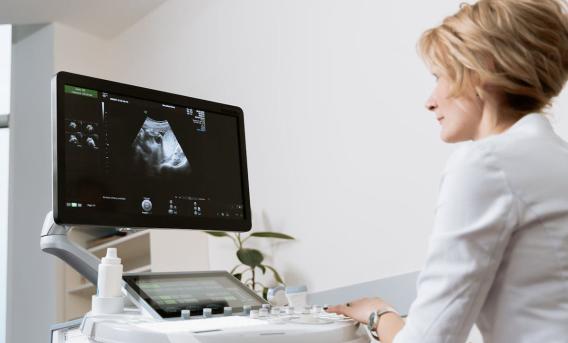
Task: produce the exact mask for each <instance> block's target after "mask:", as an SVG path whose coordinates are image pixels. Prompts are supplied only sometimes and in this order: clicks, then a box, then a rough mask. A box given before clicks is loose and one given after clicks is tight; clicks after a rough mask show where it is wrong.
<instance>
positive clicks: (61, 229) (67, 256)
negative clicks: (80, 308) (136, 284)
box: [40, 211, 161, 318]
mask: <svg viewBox="0 0 568 343" xmlns="http://www.w3.org/2000/svg"><path fill="white" fill-rule="evenodd" d="M71 229H72V226H65V225H59V224H56V223H55V221H54V220H53V212H51V211H50V212H49V213H48V214H47V215H46V216H45V220H44V221H43V228H42V229H41V239H40V247H41V250H42V251H44V252H46V253H48V254H51V255H54V256H57V257H59V258H60V259H61V260H63V262H65V263H67V264H68V265H70V266H71V267H73V269H75V270H76V271H77V272H78V273H79V274H81V275H83V276H84V277H85V278H86V279H87V280H89V281H90V282H91V283H93V284H94V285H96V284H97V280H98V274H99V263H100V260H99V258H98V257H96V256H95V255H93V254H91V253H90V252H89V251H88V250H87V249H85V248H83V247H81V246H79V245H77V244H75V243H73V242H72V241H70V240H69V237H67V233H69V231H70V230H71ZM122 294H123V295H124V296H126V300H127V301H128V302H130V303H132V304H133V305H134V306H136V307H137V308H139V309H140V310H141V311H142V312H143V313H145V314H146V315H147V316H150V317H155V318H161V317H159V315H157V314H155V313H152V312H150V311H149V310H148V308H147V307H148V306H146V307H145V306H144V302H143V301H142V300H141V298H140V296H139V295H138V294H136V292H135V291H134V290H133V289H132V288H130V287H128V285H126V283H125V282H124V281H122Z"/></svg>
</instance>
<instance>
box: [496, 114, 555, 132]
mask: <svg viewBox="0 0 568 343" xmlns="http://www.w3.org/2000/svg"><path fill="white" fill-rule="evenodd" d="M517 131H524V132H527V133H529V132H531V133H538V132H543V133H545V132H551V131H553V129H552V125H551V124H550V121H549V120H548V119H547V118H546V117H545V116H544V115H542V114H539V113H530V114H527V115H525V116H523V117H522V118H521V119H519V120H517V122H516V123H515V124H513V126H511V127H510V128H509V129H508V130H507V132H517Z"/></svg>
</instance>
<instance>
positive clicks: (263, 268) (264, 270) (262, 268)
mask: <svg viewBox="0 0 568 343" xmlns="http://www.w3.org/2000/svg"><path fill="white" fill-rule="evenodd" d="M258 268H260V270H262V274H266V267H265V266H264V265H262V264H259V265H258Z"/></svg>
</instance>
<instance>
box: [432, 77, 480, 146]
mask: <svg viewBox="0 0 568 343" xmlns="http://www.w3.org/2000/svg"><path fill="white" fill-rule="evenodd" d="M433 74H434V76H435V77H436V87H435V88H434V91H433V92H432V95H431V96H430V98H429V99H428V101H427V102H426V108H427V109H428V110H429V111H432V112H434V113H435V114H436V119H437V120H438V122H439V123H440V126H441V127H442V131H441V132H440V138H441V139H442V140H443V141H444V142H447V143H456V142H461V141H466V140H472V139H476V138H477V135H478V132H479V128H480V127H481V119H482V116H483V106H482V102H481V100H480V99H479V97H477V96H476V95H475V91H474V90H472V91H471V92H470V93H471V94H469V93H468V94H464V95H462V96H459V97H450V80H449V78H448V77H447V76H445V75H444V74H443V73H441V72H439V71H434V73H433Z"/></svg>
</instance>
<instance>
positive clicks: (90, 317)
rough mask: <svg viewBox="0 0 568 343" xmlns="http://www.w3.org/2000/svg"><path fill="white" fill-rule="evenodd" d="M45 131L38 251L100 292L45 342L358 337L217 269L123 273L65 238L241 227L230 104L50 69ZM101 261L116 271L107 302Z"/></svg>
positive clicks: (350, 324) (335, 319) (240, 146)
mask: <svg viewBox="0 0 568 343" xmlns="http://www.w3.org/2000/svg"><path fill="white" fill-rule="evenodd" d="M52 125H53V127H52V134H53V208H52V211H51V212H49V213H48V214H47V216H46V218H45V222H44V225H43V229H42V233H41V248H42V250H43V251H45V252H47V253H49V254H53V255H55V256H57V257H59V258H61V259H62V260H63V261H65V262H66V263H67V264H69V265H70V266H71V267H73V268H74V269H75V270H77V271H78V272H79V273H80V274H82V275H83V276H84V277H85V278H86V279H88V280H89V281H91V282H92V283H94V284H96V285H97V284H98V285H99V287H98V290H97V292H98V294H97V295H96V296H93V308H92V311H91V312H89V313H87V314H86V315H85V316H84V317H83V318H80V319H77V320H75V321H72V322H68V323H63V324H59V325H54V326H53V328H52V330H51V342H52V343H64V342H66V343H84V342H91V343H95V342H98V343H134V342H136V343H146V342H152V343H182V342H187V343H192V342H204V343H205V342H211V343H214V342H234V343H240V342H243V343H244V342H249V343H254V342H274V343H285V342H294V343H303V342H327V343H362V342H369V336H368V335H367V333H366V332H365V331H364V329H363V328H361V327H360V326H359V325H358V324H357V323H356V322H354V321H353V320H351V319H350V318H346V317H343V316H338V315H331V314H327V313H325V312H323V311H322V310H321V306H317V305H316V306H311V307H309V306H306V307H303V308H292V307H290V306H284V307H276V306H272V305H271V304H270V303H269V302H268V301H266V300H265V299H263V298H262V297H260V296H259V295H257V294H256V293H255V292H253V291H251V290H250V289H249V288H248V287H246V286H245V285H244V284H242V283H241V282H240V281H239V280H237V279H236V278H234V277H233V276H232V275H231V274H229V273H228V272H226V271H203V272H195V271H193V272H183V273H180V272H176V273H152V272H147V273H127V274H122V269H121V268H122V266H120V269H117V268H118V264H116V263H115V262H113V261H116V260H118V261H119V259H118V258H119V257H120V256H118V258H117V256H114V255H112V254H111V252H109V255H107V257H105V258H103V260H102V261H101V260H99V258H97V257H96V256H94V255H92V254H91V253H89V252H88V251H87V250H86V249H84V248H82V247H81V246H79V245H77V244H75V243H73V242H72V241H70V240H69V239H68V237H67V234H68V232H69V231H70V230H72V229H73V228H83V229H87V230H99V229H101V228H103V229H104V228H106V229H108V228H115V229H121V230H139V229H145V228H159V229H183V230H185V229H189V230H221V231H236V232H244V231H248V230H250V228H251V210H250V201H249V190H248V176H247V159H246V150H245V135H244V119H243V112H242V110H241V109H240V108H239V107H235V106H230V105H225V104H220V103H214V102H210V101H205V100H200V99H195V98H189V97H185V96H180V95H174V94H170V93H166V92H161V91H156V90H150V89H146V88H141V87H136V86H131V85H126V84H122V83H117V82H111V81H105V80H101V79H96V78H91V77H86V76H81V75H76V74H71V73H67V72H60V73H58V74H57V75H56V76H55V77H54V78H53V80H52ZM188 248H189V249H190V248H191V247H188ZM105 259H106V262H105ZM109 261H110V262H109ZM105 264H106V267H108V268H110V269H108V270H119V274H118V278H117V280H118V281H117V282H118V287H117V290H118V295H115V296H113V297H110V296H108V297H106V296H104V294H106V292H110V291H108V290H107V288H106V287H110V286H105V290H103V289H102V286H101V284H104V283H105V282H107V281H108V280H107V278H108V279H110V278H111V276H112V275H111V274H112V273H111V272H110V271H109V272H108V273H111V274H108V275H107V274H104V275H103V274H102V272H101V270H107V269H101V268H102V266H103V265H105ZM106 267H105V268H106ZM112 268H114V269H112ZM105 273H107V272H105ZM103 276H104V278H105V280H102V279H103ZM103 293H104V294H103ZM113 299H114V300H113Z"/></svg>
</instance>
